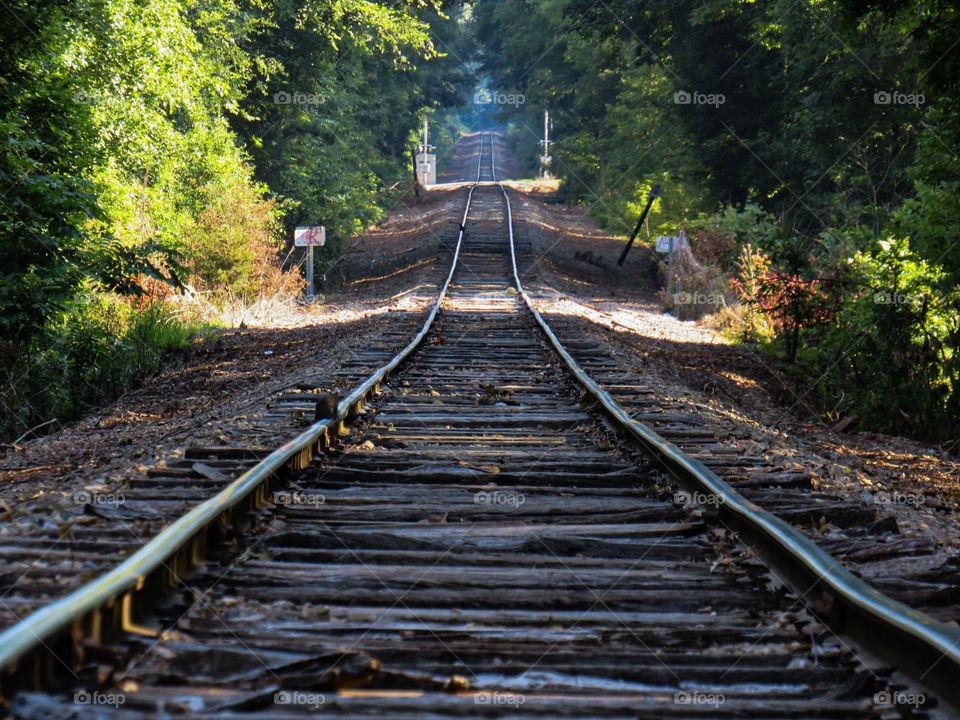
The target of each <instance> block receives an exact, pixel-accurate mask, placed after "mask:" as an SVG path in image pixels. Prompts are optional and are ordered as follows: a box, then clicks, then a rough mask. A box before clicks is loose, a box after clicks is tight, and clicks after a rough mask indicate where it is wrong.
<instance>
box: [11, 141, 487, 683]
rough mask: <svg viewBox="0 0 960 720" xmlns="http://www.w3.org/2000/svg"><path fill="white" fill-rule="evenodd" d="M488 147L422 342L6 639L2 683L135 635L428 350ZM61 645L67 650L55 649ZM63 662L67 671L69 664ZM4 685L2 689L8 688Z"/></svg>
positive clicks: (35, 674)
mask: <svg viewBox="0 0 960 720" xmlns="http://www.w3.org/2000/svg"><path fill="white" fill-rule="evenodd" d="M483 146H484V136H483V134H482V133H481V135H480V152H479V157H478V159H477V178H476V181H475V182H474V183H473V185H472V186H471V188H470V191H469V192H468V193H467V202H466V207H465V208H464V211H463V218H462V220H461V222H460V231H459V234H458V235H457V244H456V246H455V248H454V252H453V259H452V261H451V263H450V271H449V272H448V273H447V277H446V280H445V281H444V283H443V286H442V288H441V289H440V292H439V294H438V295H437V299H436V301H435V302H434V304H433V307H432V308H431V310H430V313H429V314H428V315H427V318H426V320H424V323H423V325H422V327H421V328H420V331H419V332H418V333H417V334H416V336H414V338H413V339H412V340H411V341H410V342H409V343H408V344H407V345H406V346H405V347H404V348H403V349H402V350H401V351H400V352H399V353H397V354H396V355H395V356H394V357H393V358H392V359H391V360H390V362H388V363H386V364H385V365H383V366H381V367H380V368H378V369H377V370H376V371H375V372H374V373H373V374H371V375H370V376H369V377H368V378H367V379H366V380H364V381H363V382H362V383H361V384H360V385H359V386H357V387H356V388H355V389H354V390H353V391H352V392H351V393H350V394H349V395H347V397H345V398H343V399H342V400H340V401H339V403H338V404H337V411H336V417H331V418H326V419H322V420H319V421H317V422H315V423H314V424H312V425H311V426H310V427H309V428H307V429H306V430H305V431H303V432H302V433H301V434H300V435H298V436H297V437H295V438H294V439H292V440H290V441H289V442H287V443H285V444H284V445H282V446H281V447H279V448H277V449H276V450H274V451H273V452H271V453H270V454H269V455H268V456H267V457H265V458H264V459H263V460H261V461H260V462H258V463H257V464H256V465H254V466H253V467H251V468H250V469H249V470H247V471H245V472H244V473H243V474H242V475H240V476H239V477H238V478H236V479H235V480H233V481H232V482H231V483H230V484H229V485H228V486H227V487H225V488H224V489H223V490H221V491H220V492H218V493H217V494H216V495H214V496H213V497H211V498H210V499H208V500H206V501H204V502H202V503H201V504H199V505H197V506H196V507H194V508H193V509H192V510H190V511H188V512H187V513H186V514H184V515H182V516H181V517H179V518H178V519H176V520H174V521H173V522H172V523H170V524H169V525H167V526H166V527H165V528H163V529H162V530H161V531H160V532H159V533H158V534H157V535H156V536H154V537H153V538H152V539H151V540H149V541H148V542H147V543H146V544H144V545H143V547H141V548H140V549H139V550H137V551H136V552H134V553H133V554H132V555H131V556H130V557H128V558H127V559H126V560H124V561H123V562H121V563H120V564H119V565H117V566H116V567H115V568H113V569H112V570H110V571H108V572H106V573H105V574H103V575H101V576H99V577H98V578H96V579H94V580H91V581H90V582H88V583H86V584H84V585H82V586H81V587H79V588H77V589H76V590H74V591H72V592H70V593H69V594H67V595H66V596H64V597H63V598H61V599H59V600H56V601H54V602H52V603H50V604H49V605H45V606H43V607H42V608H39V609H37V610H35V611H34V612H32V613H31V614H30V615H28V616H27V617H25V618H23V619H21V620H20V621H19V622H17V623H16V624H15V625H12V626H11V627H9V628H7V629H6V630H4V631H3V632H2V633H0V677H3V678H9V677H10V676H12V675H13V674H15V673H18V671H19V670H21V669H22V666H23V661H24V660H25V659H26V658H27V657H28V656H29V655H30V654H31V653H35V657H34V659H35V660H36V661H37V663H35V665H34V667H33V668H32V670H33V672H32V675H33V678H34V683H36V684H39V683H40V681H41V680H43V679H44V678H43V676H44V675H45V674H46V673H47V672H49V670H50V668H51V667H53V659H54V657H58V656H57V653H56V652H55V651H54V650H53V649H52V648H51V647H50V645H51V644H55V645H56V646H57V647H60V648H61V649H63V650H65V651H66V652H65V653H64V654H67V653H70V654H75V653H77V652H78V650H77V647H76V645H75V639H74V637H73V635H74V633H75V632H76V631H77V630H78V629H79V630H80V631H81V632H80V635H81V636H83V637H95V638H97V639H99V638H100V636H101V634H102V632H103V631H104V630H108V629H110V627H111V626H112V627H114V628H120V629H130V628H131V627H133V626H134V622H135V618H134V617H133V614H134V613H133V610H134V607H133V600H134V596H135V595H136V594H137V593H138V592H141V591H143V590H144V588H145V586H146V585H147V581H148V579H150V578H152V577H156V576H157V575H158V574H159V575H165V576H166V577H165V578H164V579H165V581H166V582H167V583H169V585H171V586H173V585H178V584H180V582H181V578H182V576H183V574H184V572H186V571H188V570H189V569H190V568H191V567H192V566H196V565H198V564H200V562H202V555H203V552H204V550H205V547H206V537H207V534H208V532H210V531H211V530H212V529H213V528H214V527H215V526H216V523H218V522H219V521H220V519H221V518H223V517H224V516H225V515H227V514H228V513H231V512H236V511H237V510H240V511H241V512H240V513H239V515H240V516H242V515H243V514H244V513H245V512H246V511H248V510H252V509H254V508H256V507H260V506H262V505H264V504H266V503H267V501H268V494H267V492H265V489H266V488H267V487H268V485H269V483H270V481H271V480H273V479H274V478H276V476H277V475H278V473H280V472H281V471H283V470H284V469H285V468H291V467H292V468H293V469H297V470H302V469H304V468H305V467H306V466H307V464H308V463H309V462H310V460H311V459H312V458H313V455H314V453H315V451H316V450H317V449H319V448H320V447H322V446H323V445H322V444H323V443H325V442H327V441H328V440H329V438H330V436H331V435H332V434H334V433H339V431H340V429H341V423H342V422H343V421H344V420H346V419H348V418H351V417H355V416H356V414H357V413H358V412H359V411H360V410H362V408H363V405H364V403H365V402H366V400H367V398H368V397H369V396H370V395H371V394H373V393H376V392H377V391H378V390H379V388H380V385H381V383H382V382H383V381H384V380H385V379H386V378H387V377H389V375H390V374H391V373H392V372H393V371H394V370H395V369H396V368H397V367H398V366H399V365H401V364H402V363H403V362H404V361H405V360H406V359H407V358H409V357H410V355H411V353H413V352H414V351H415V350H416V349H417V348H418V347H419V346H420V344H421V343H422V342H423V339H424V338H425V337H426V335H427V333H428V332H429V330H430V328H431V326H432V325H433V322H434V320H435V319H436V317H437V315H438V313H439V312H440V308H441V305H442V304H443V300H444V298H445V297H446V295H447V290H448V288H449V287H450V283H451V281H452V279H453V275H454V272H455V271H456V268H457V262H458V260H459V257H460V248H461V246H462V244H463V236H464V232H465V227H466V222H467V215H468V214H469V212H470V203H471V201H472V199H473V192H474V190H476V188H477V187H478V186H479V183H480V176H481V174H482V167H483ZM491 152H492V141H491ZM491 157H492V156H491ZM118 600H119V601H120V602H119V604H118V602H117V601H118ZM102 609H109V610H113V611H114V612H115V613H116V615H115V617H113V618H112V621H110V620H108V621H107V622H104V618H103V617H102V613H101V610H102ZM78 625H79V628H78ZM84 626H86V627H84ZM71 631H73V632H71ZM57 638H59V640H60V641H61V642H54V640H55V639H57ZM62 641H65V642H62ZM71 659H72V658H71ZM59 660H60V662H61V663H64V664H65V661H64V660H63V658H62V657H60V658H59ZM67 667H69V665H68V666H67ZM2 684H3V683H2V682H0V686H2Z"/></svg>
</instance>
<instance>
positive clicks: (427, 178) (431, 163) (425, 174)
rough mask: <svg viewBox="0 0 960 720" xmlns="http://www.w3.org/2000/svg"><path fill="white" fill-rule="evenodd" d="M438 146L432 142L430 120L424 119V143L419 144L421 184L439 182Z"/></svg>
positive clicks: (418, 164)
mask: <svg viewBox="0 0 960 720" xmlns="http://www.w3.org/2000/svg"><path fill="white" fill-rule="evenodd" d="M435 149H436V148H435V147H434V146H433V145H431V144H430V121H429V120H427V119H426V118H424V119H423V143H422V144H420V145H418V146H417V182H418V183H420V184H421V185H424V186H426V185H436V184H437V156H436V154H435V153H434V152H433V151H434V150H435Z"/></svg>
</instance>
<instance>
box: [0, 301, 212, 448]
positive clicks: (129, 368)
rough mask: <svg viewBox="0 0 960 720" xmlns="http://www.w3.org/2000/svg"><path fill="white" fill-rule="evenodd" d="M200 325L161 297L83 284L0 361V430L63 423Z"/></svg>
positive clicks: (148, 369)
mask: <svg viewBox="0 0 960 720" xmlns="http://www.w3.org/2000/svg"><path fill="white" fill-rule="evenodd" d="M199 330H200V327H199V326H197V325H184V324H182V323H181V322H179V321H178V320H177V319H176V318H175V317H174V315H173V314H172V312H171V311H170V309H169V308H168V307H167V306H166V305H164V304H163V303H159V302H158V303H153V304H151V305H149V306H148V307H146V308H145V309H143V310H137V309H136V308H134V307H133V306H132V305H131V304H129V303H128V302H127V301H125V300H123V299H122V298H120V297H119V296H116V295H113V294H109V293H103V292H88V293H85V294H83V295H80V296H79V297H78V298H77V301H76V302H75V304H74V305H73V306H72V307H71V308H70V309H69V310H68V311H66V312H64V313H62V314H61V315H59V316H57V317H56V318H55V319H54V320H53V321H51V322H50V323H48V324H47V326H46V327H44V328H43V330H42V331H41V332H40V333H39V334H38V335H37V336H36V337H35V338H34V339H33V340H32V341H31V342H30V343H29V345H27V346H24V347H22V348H20V350H19V352H10V353H6V354H5V356H4V362H3V364H2V366H0V373H2V375H3V391H2V395H0V437H2V438H4V439H6V440H12V439H14V438H17V437H19V436H20V435H21V434H23V433H24V432H26V431H27V430H29V429H30V428H32V427H34V426H36V425H38V424H39V423H42V422H46V421H48V420H51V419H53V418H56V419H57V420H59V421H60V422H61V423H63V422H66V421H68V420H71V419H73V418H76V417H78V416H79V415H81V414H82V413H83V412H85V411H87V410H89V409H90V408H92V407H95V406H96V405H99V404H101V403H103V402H106V401H109V400H112V399H114V398H116V397H117V396H119V394H120V393H122V392H123V391H124V390H125V389H126V388H128V387H130V386H132V385H135V384H136V383H138V382H140V381H141V380H143V379H144V378H145V377H147V376H149V375H150V374H152V373H154V372H156V370H157V369H158V368H160V367H161V365H162V363H163V361H164V358H165V357H167V355H168V353H169V352H170V351H172V350H176V349H178V348H183V347H186V346H187V345H188V344H189V343H190V340H191V339H192V338H193V337H194V336H195V335H196V334H197V332H198V331H199Z"/></svg>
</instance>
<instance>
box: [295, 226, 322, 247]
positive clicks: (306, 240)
mask: <svg viewBox="0 0 960 720" xmlns="http://www.w3.org/2000/svg"><path fill="white" fill-rule="evenodd" d="M326 242H327V229H326V228H325V227H323V225H318V226H317V227H298V228H297V229H296V230H295V231H294V233H293V244H294V245H296V246H297V247H313V246H316V245H325V244H326Z"/></svg>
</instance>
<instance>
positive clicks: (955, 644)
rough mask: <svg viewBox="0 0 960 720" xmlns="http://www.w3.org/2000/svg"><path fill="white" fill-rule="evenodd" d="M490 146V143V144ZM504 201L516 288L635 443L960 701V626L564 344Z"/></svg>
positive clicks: (815, 595)
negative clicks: (734, 477) (596, 373)
mask: <svg viewBox="0 0 960 720" xmlns="http://www.w3.org/2000/svg"><path fill="white" fill-rule="evenodd" d="M491 152H492V144H491ZM498 187H499V188H500V191H501V192H502V193H503V197H504V200H505V202H506V208H507V227H508V231H509V235H510V259H511V263H512V265H513V280H514V283H515V285H516V290H517V292H518V293H519V295H520V296H521V297H522V298H523V300H524V303H526V306H527V308H528V309H529V311H530V312H531V314H532V315H533V317H534V319H535V320H536V322H537V324H538V325H539V326H540V329H541V330H542V331H543V333H544V335H545V336H546V338H547V340H548V341H549V343H550V345H551V346H552V347H553V349H554V351H555V352H556V353H557V355H559V356H560V358H561V359H562V360H563V362H564V364H565V365H566V367H567V369H568V370H569V371H570V373H571V374H572V375H573V376H574V378H576V381H577V382H578V383H579V384H580V385H581V386H582V387H583V389H584V390H585V391H586V392H587V393H588V395H589V396H590V397H591V398H592V399H593V401H594V402H595V403H596V405H597V406H598V407H599V408H600V409H602V411H603V412H604V414H605V415H606V416H607V417H608V418H610V419H611V420H612V421H613V423H614V424H615V426H616V427H617V428H618V429H619V430H620V431H621V432H622V433H623V434H624V435H626V436H627V437H628V438H629V439H630V440H631V441H633V442H634V444H636V445H638V446H639V447H640V448H641V449H643V450H644V451H645V452H646V454H648V455H650V456H652V457H653V458H654V459H655V460H656V461H658V462H659V463H660V464H661V465H662V466H663V468H664V469H665V470H666V471H667V472H668V473H669V474H670V475H671V476H672V477H673V478H674V479H675V480H676V481H677V482H678V483H679V484H680V485H681V486H683V487H684V488H686V489H688V490H694V491H697V492H699V493H703V494H704V495H705V496H709V497H710V498H711V499H712V502H714V503H715V504H716V506H717V508H718V510H719V512H720V514H721V517H722V519H723V520H724V522H725V523H727V524H729V525H730V526H731V527H732V528H733V529H735V530H737V531H738V532H739V534H740V537H741V538H742V539H744V540H745V541H746V542H747V543H748V544H750V545H751V546H752V547H753V548H754V549H756V550H757V551H758V552H759V553H760V555H761V556H762V557H763V558H764V559H765V560H766V563H767V565H768V567H770V568H771V570H773V571H774V572H775V573H776V574H777V575H778V576H780V578H781V580H783V581H784V582H785V583H786V584H787V585H788V586H789V587H790V588H791V590H792V591H794V592H795V593H796V595H797V597H798V598H799V599H800V600H801V601H802V602H803V603H804V604H805V605H807V606H808V607H810V608H811V609H812V610H813V611H814V612H815V613H816V614H817V615H818V616H819V617H820V618H821V619H822V620H824V621H825V622H827V623H828V624H829V625H830V626H831V628H832V629H833V630H834V631H836V632H841V633H844V634H846V635H848V636H849V637H851V638H852V639H853V640H854V641H856V642H857V643H858V644H859V645H860V646H862V647H863V648H864V649H866V650H867V651H868V652H870V653H872V654H874V655H875V656H877V657H879V658H880V659H882V660H883V661H884V662H887V663H890V664H891V665H893V666H895V667H896V668H897V669H899V670H901V671H902V672H904V673H905V674H907V675H908V676H910V677H911V678H913V679H914V680H916V681H917V682H919V683H921V684H922V685H924V686H926V687H929V688H931V689H932V690H934V691H935V692H936V693H937V694H938V695H939V696H940V697H941V698H942V699H944V700H946V701H947V702H949V703H950V704H952V705H953V706H954V707H956V708H960V630H958V629H957V628H956V627H952V626H950V625H947V624H945V623H943V622H940V621H938V620H936V619H934V618H931V617H929V616H928V615H925V614H924V613H922V612H919V611H917V610H914V609H912V608H910V607H909V606H907V605H905V604H903V603H901V602H899V601H897V600H893V599H892V598H889V597H887V596H886V595H884V594H883V593H881V592H879V591H878V590H876V589H875V588H873V587H871V586H870V585H869V584H867V583H866V582H864V581H863V580H861V579H860V578H858V577H856V576H855V575H853V573H851V572H850V571H849V570H847V569H846V568H845V567H843V566H842V565H841V563H840V560H838V559H836V558H834V557H833V556H832V555H830V554H829V553H827V552H826V551H824V550H823V549H822V548H821V547H819V546H818V545H817V544H816V543H815V542H813V541H812V540H810V538H808V537H807V536H806V535H804V534H803V533H802V532H800V531H799V530H797V529H796V528H794V527H793V526H791V525H790V524H788V523H786V522H784V521H783V520H781V519H780V518H779V517H777V516H776V515H774V514H772V513H770V512H768V511H766V510H764V509H763V508H761V507H760V506H758V505H756V504H755V503H752V502H750V501H749V500H747V499H746V498H744V497H743V496H742V495H741V494H740V493H738V492H737V491H736V490H735V489H734V488H733V487H731V486H730V485H729V484H727V483H726V482H724V481H723V480H721V479H720V477H719V476H717V475H716V474H715V473H714V472H713V471H712V470H710V469H709V468H708V467H707V466H706V465H704V464H703V463H702V462H700V461H699V460H696V459H694V458H691V457H689V456H688V455H687V454H686V453H684V452H683V451H682V450H681V449H680V448H678V447H677V446H676V445H674V444H673V443H671V442H669V441H668V440H666V439H664V438H663V437H661V436H660V435H658V434H657V433H656V432H654V431H653V430H652V429H650V428H649V427H647V426H646V425H644V424H643V423H641V422H638V421H637V420H635V419H634V418H633V417H631V416H630V414H629V413H628V412H627V411H626V410H624V409H623V407H621V406H620V404H619V403H618V402H617V401H616V400H614V399H613V397H612V396H611V395H610V394H609V393H608V392H607V391H606V390H604V389H603V388H602V387H601V386H600V385H599V384H598V383H597V382H596V381H595V380H594V379H593V378H592V377H590V375H588V374H587V373H586V372H585V371H584V370H583V368H581V367H580V365H579V364H578V363H577V361H576V360H575V359H574V358H573V356H572V355H571V354H570V353H569V352H568V351H567V349H566V348H565V347H564V345H563V343H562V342H561V341H560V340H559V338H558V337H557V335H556V334H555V333H554V332H553V330H552V329H551V327H550V325H549V324H548V323H547V321H546V320H544V318H543V316H542V315H541V314H540V312H539V311H538V310H537V308H536V306H535V305H534V303H533V300H532V299H531V298H530V296H529V295H528V294H527V292H526V290H524V288H523V283H522V282H521V281H520V273H519V270H518V267H517V255H516V250H515V243H514V233H513V211H512V209H511V206H510V196H509V194H508V193H507V190H506V188H505V187H504V186H503V185H502V184H499V183H498Z"/></svg>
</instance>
